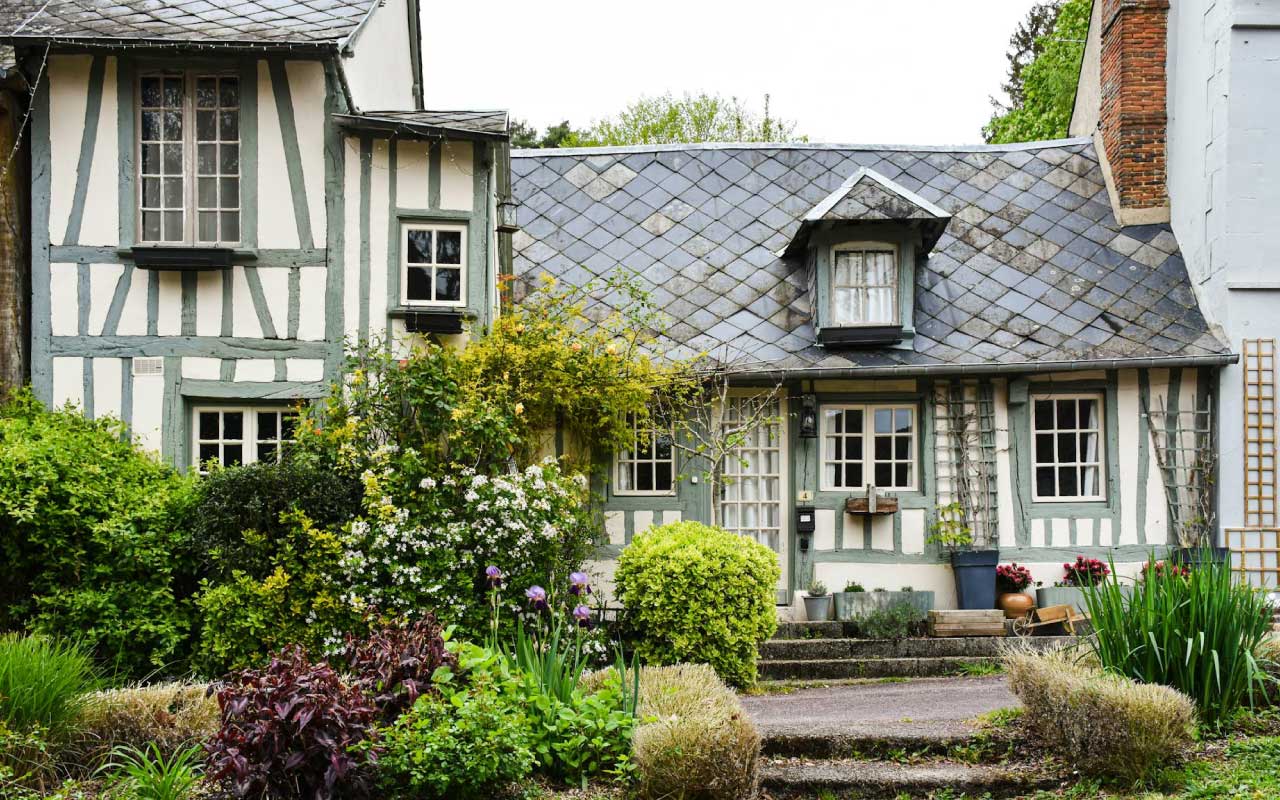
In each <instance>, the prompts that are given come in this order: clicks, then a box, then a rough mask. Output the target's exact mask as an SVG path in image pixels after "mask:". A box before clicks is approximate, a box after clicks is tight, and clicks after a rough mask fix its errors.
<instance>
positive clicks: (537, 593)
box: [524, 586, 547, 611]
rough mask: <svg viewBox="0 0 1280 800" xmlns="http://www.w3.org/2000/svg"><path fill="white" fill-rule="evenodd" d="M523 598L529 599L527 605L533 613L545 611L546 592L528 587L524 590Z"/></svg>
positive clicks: (538, 587) (539, 587)
mask: <svg viewBox="0 0 1280 800" xmlns="http://www.w3.org/2000/svg"><path fill="white" fill-rule="evenodd" d="M524 596H525V597H527V598H529V605H530V606H532V607H533V610H534V611H546V610H547V590H546V589H543V588H542V587H541V586H530V587H529V588H528V589H525V590H524Z"/></svg>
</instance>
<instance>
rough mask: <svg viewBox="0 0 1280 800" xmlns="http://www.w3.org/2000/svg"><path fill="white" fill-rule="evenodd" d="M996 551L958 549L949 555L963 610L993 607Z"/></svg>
mask: <svg viewBox="0 0 1280 800" xmlns="http://www.w3.org/2000/svg"><path fill="white" fill-rule="evenodd" d="M999 560H1000V551H999V550H957V551H955V552H954V553H952V554H951V570H952V571H953V572H954V573H955V576H956V602H957V603H958V604H959V606H960V608H962V609H964V610H966V611H978V610H985V609H988V608H995V607H996V563H997V562H998V561H999Z"/></svg>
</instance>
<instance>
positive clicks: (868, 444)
mask: <svg viewBox="0 0 1280 800" xmlns="http://www.w3.org/2000/svg"><path fill="white" fill-rule="evenodd" d="M885 410H888V411H893V412H897V411H902V410H906V411H910V412H911V433H910V434H900V433H890V434H880V435H881V436H885V435H888V436H892V437H893V438H894V439H899V438H905V437H906V436H908V435H909V436H910V439H911V448H910V452H911V457H910V459H900V458H898V457H897V456H896V455H895V454H894V453H892V452H891V453H890V457H889V459H888V460H887V461H886V460H884V459H877V458H876V457H875V436H876V433H875V412H876V411H885ZM829 411H841V412H845V411H861V412H862V433H861V434H860V435H861V437H862V458H861V459H853V458H847V457H846V458H842V459H841V460H839V461H831V460H828V458H827V454H826V452H827V451H826V447H827V439H828V438H831V437H834V436H837V435H839V436H851V435H855V434H852V433H851V432H849V431H845V432H843V433H841V434H836V433H835V432H834V431H832V430H831V423H832V420H833V419H834V417H831V416H829V415H828V414H827V412H829ZM920 441H921V439H920V409H919V407H918V405H917V404H915V403H905V402H898V403H893V402H888V403H822V404H821V405H820V406H819V407H818V470H819V472H820V478H819V485H820V486H821V490H822V491H824V492H850V491H860V490H862V489H865V488H866V487H867V486H868V485H871V484H872V483H874V481H873V480H871V479H873V478H874V477H875V468H876V464H885V463H887V464H890V465H891V467H896V466H897V465H898V464H910V467H911V482H910V485H907V486H880V485H878V484H877V485H876V489H883V490H884V491H887V492H918V491H920ZM846 456H847V454H846ZM858 463H860V464H862V486H838V485H836V484H834V483H833V482H832V481H831V480H830V479H829V478H828V476H827V467H828V466H830V465H832V464H840V465H844V464H858ZM894 471H895V472H896V470H894Z"/></svg>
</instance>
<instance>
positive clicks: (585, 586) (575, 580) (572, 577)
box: [569, 572, 591, 597]
mask: <svg viewBox="0 0 1280 800" xmlns="http://www.w3.org/2000/svg"><path fill="white" fill-rule="evenodd" d="M569 583H571V584H572V586H570V587H569V592H570V593H571V594H573V595H574V596H575V597H581V596H582V595H584V594H591V578H590V577H588V576H587V573H585V572H573V573H570V574H569Z"/></svg>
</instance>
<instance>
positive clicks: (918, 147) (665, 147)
mask: <svg viewBox="0 0 1280 800" xmlns="http://www.w3.org/2000/svg"><path fill="white" fill-rule="evenodd" d="M1092 143H1093V137H1091V136H1073V137H1069V138H1066V139H1045V140H1043V141H1037V142H1014V143H1011V144H962V145H932V144H841V143H838V142H689V143H684V144H631V145H604V146H601V147H558V148H537V149H520V150H512V151H511V157H512V158H537V157H540V156H542V157H546V156H553V155H555V156H586V155H612V154H623V153H625V154H631V153H670V152H677V151H681V150H891V151H895V152H907V153H910V152H917V153H1009V152H1016V151H1019V150H1040V149H1047V148H1051V147H1066V146H1074V145H1081V144H1092Z"/></svg>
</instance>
